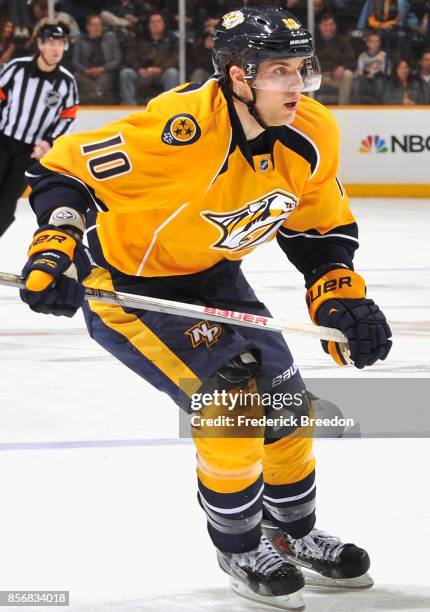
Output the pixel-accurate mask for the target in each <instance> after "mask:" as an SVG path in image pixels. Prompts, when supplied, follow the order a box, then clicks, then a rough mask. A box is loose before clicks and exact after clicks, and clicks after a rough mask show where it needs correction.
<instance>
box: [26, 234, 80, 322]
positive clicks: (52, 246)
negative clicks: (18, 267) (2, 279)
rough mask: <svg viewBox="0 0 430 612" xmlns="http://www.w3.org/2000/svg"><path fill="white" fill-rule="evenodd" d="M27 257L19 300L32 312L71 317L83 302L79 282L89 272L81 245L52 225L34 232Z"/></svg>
mask: <svg viewBox="0 0 430 612" xmlns="http://www.w3.org/2000/svg"><path fill="white" fill-rule="evenodd" d="M28 257H29V260H28V262H27V263H26V264H25V266H24V268H23V270H22V276H23V278H24V280H25V289H21V291H20V296H21V299H22V300H23V301H24V302H26V303H27V304H28V305H29V306H30V308H31V310H34V311H35V312H41V313H44V314H54V315H65V316H66V317H72V316H73V315H74V314H75V312H76V311H77V310H78V308H79V307H80V306H81V305H82V302H83V299H84V288H83V286H82V284H81V281H82V280H83V279H84V278H85V277H87V276H88V274H89V273H90V272H91V264H90V261H89V258H88V255H87V253H86V251H85V248H84V246H83V245H82V243H81V242H80V241H79V240H75V238H73V237H72V236H71V235H70V234H69V233H67V232H65V231H62V230H61V229H60V228H58V227H55V226H54V225H45V226H43V227H41V228H39V229H38V230H37V231H36V232H35V234H34V236H33V242H32V243H31V245H30V248H29V250H28Z"/></svg>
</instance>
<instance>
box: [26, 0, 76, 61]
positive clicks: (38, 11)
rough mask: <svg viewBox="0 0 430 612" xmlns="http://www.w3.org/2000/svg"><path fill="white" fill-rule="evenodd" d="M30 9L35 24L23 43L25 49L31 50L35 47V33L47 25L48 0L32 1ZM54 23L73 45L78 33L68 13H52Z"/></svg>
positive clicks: (73, 20)
mask: <svg viewBox="0 0 430 612" xmlns="http://www.w3.org/2000/svg"><path fill="white" fill-rule="evenodd" d="M31 8H32V9H33V15H34V18H35V19H36V20H37V22H36V25H35V26H34V29H33V32H32V34H31V37H30V38H29V40H28V41H27V42H26V43H25V48H26V49H31V48H33V47H34V46H35V44H36V38H37V33H38V32H39V30H40V28H41V27H42V26H44V25H46V24H47V23H49V11H48V0H34V2H33V4H32V5H31ZM54 22H55V23H56V24H57V25H61V26H62V27H63V29H64V30H65V31H66V32H67V33H68V40H69V43H70V44H72V45H73V44H74V42H75V40H76V39H77V37H78V36H79V33H80V32H79V27H78V24H77V23H76V21H75V19H74V18H73V17H72V16H71V15H69V13H64V12H62V11H61V12H59V11H54Z"/></svg>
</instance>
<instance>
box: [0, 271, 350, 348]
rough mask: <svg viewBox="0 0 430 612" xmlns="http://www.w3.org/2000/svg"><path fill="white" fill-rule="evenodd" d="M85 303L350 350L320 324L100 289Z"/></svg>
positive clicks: (8, 277) (1, 281) (3, 279)
mask: <svg viewBox="0 0 430 612" xmlns="http://www.w3.org/2000/svg"><path fill="white" fill-rule="evenodd" d="M0 285H5V286H6V287H16V288H17V289H23V288H24V282H23V280H22V278H21V277H20V276H18V275H17V274H7V273H6V272H0ZM85 300H87V301H90V300H91V301H94V302H103V303H105V304H117V305H120V306H126V307H127V308H136V309H140V310H153V311H154V312H163V313H165V314H173V315H177V316H180V317H190V318H193V319H203V320H207V321H217V322H219V323H229V324H230V325H241V326H243V327H251V328H254V329H266V330H269V331H274V332H286V333H292V334H297V335H299V336H309V337H311V338H319V339H320V340H333V341H334V342H340V343H342V344H344V345H345V346H344V347H343V349H344V350H345V349H346V350H347V349H348V345H347V339H346V337H345V336H344V335H343V334H342V332H340V331H339V330H338V329H333V328H331V327H322V326H320V325H311V324H307V323H294V322H293V321H283V320H281V319H272V318H270V317H264V316H261V315H254V314H250V313H246V312H237V311H235V310H225V309H223V308H211V307H209V306H199V305H197V304H186V303H184V302H173V301H170V300H162V299H160V298H153V297H145V296H142V295H132V294H130V293H122V292H120V291H101V290H100V289H93V288H91V287H85Z"/></svg>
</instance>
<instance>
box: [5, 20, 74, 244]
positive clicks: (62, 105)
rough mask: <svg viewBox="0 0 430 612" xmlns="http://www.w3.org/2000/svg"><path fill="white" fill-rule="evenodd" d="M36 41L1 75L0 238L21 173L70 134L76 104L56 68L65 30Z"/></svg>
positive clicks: (48, 29) (51, 28)
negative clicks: (35, 45)
mask: <svg viewBox="0 0 430 612" xmlns="http://www.w3.org/2000/svg"><path fill="white" fill-rule="evenodd" d="M37 43H38V50H39V52H38V54H37V55H36V56H35V57H20V58H18V59H15V60H12V61H10V62H9V63H8V64H6V66H5V67H4V69H3V71H2V72H1V73H0V236H2V235H3V234H4V233H5V231H6V230H7V228H8V227H9V226H10V225H11V224H12V223H13V221H14V218H15V217H14V214H15V209H16V205H17V200H18V198H19V197H20V196H21V194H22V192H23V191H24V188H25V178H24V172H25V171H26V170H27V168H28V167H29V166H30V165H31V163H33V162H32V159H40V158H41V157H43V155H45V153H47V152H48V151H49V149H50V148H51V146H52V143H53V141H54V140H55V138H57V137H58V136H61V135H62V134H66V133H67V132H68V131H69V129H70V127H71V125H72V123H73V121H74V119H75V117H76V111H77V105H78V102H79V100H78V90H77V86H76V81H75V78H74V76H73V75H72V74H71V73H70V72H69V71H68V70H66V69H65V68H64V67H63V66H61V65H60V62H61V60H62V59H63V54H64V51H65V50H66V48H67V35H66V32H65V31H64V29H63V28H62V27H61V26H59V25H53V24H47V25H45V26H43V27H42V28H41V29H40V31H39V33H38V37H37Z"/></svg>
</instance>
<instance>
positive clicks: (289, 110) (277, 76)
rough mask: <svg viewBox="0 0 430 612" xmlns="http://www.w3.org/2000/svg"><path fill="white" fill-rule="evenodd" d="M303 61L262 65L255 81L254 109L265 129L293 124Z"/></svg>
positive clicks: (300, 89)
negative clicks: (264, 124)
mask: <svg viewBox="0 0 430 612" xmlns="http://www.w3.org/2000/svg"><path fill="white" fill-rule="evenodd" d="M303 61H304V60H303V59H301V58H297V59H284V60H274V61H269V62H263V63H261V64H260V65H259V68H258V73H257V78H256V80H255V85H256V86H257V87H256V91H257V102H256V108H257V110H258V112H259V114H260V116H261V118H262V119H263V121H264V122H265V123H266V124H267V125H272V126H275V125H289V124H290V123H292V122H293V121H294V118H295V116H296V111H297V106H298V103H299V99H300V92H301V91H302V90H303V87H304V84H303V78H302V75H301V73H300V70H301V68H302V66H303Z"/></svg>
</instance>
